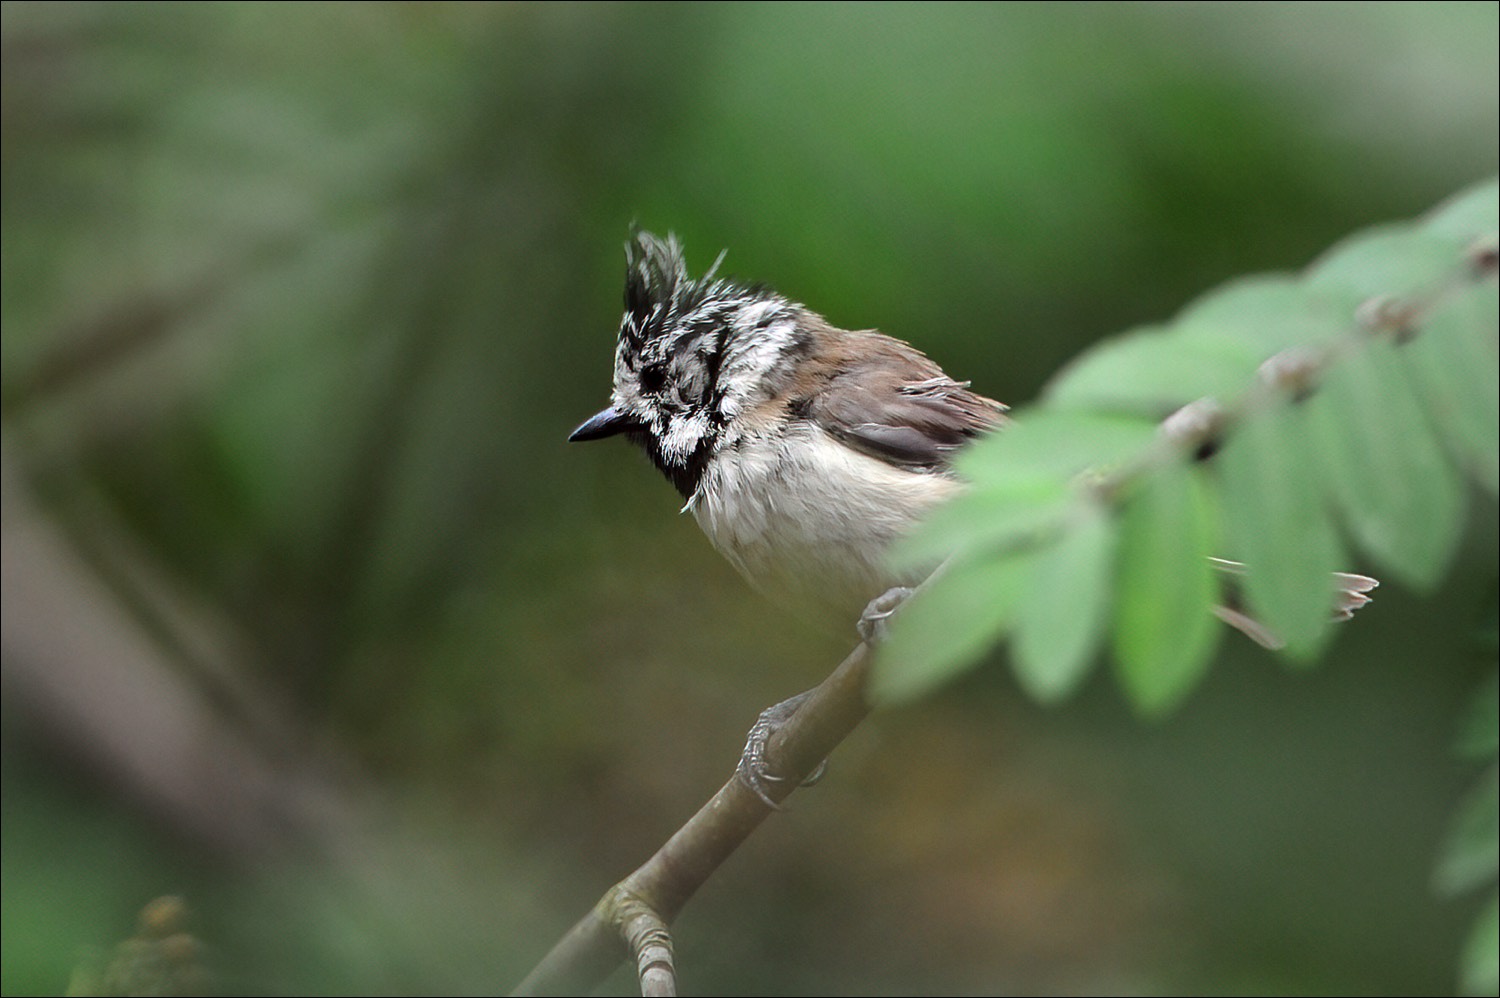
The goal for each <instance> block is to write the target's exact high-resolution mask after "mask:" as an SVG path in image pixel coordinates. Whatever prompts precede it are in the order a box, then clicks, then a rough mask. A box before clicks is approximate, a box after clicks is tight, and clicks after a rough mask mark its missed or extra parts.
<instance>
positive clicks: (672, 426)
mask: <svg viewBox="0 0 1500 998" xmlns="http://www.w3.org/2000/svg"><path fill="white" fill-rule="evenodd" d="M710 429H711V424H710V422H709V418H708V413H706V412H695V413H692V414H691V415H685V416H675V417H673V418H671V419H669V420H668V421H667V428H666V432H665V433H663V434H662V435H661V450H662V454H663V455H664V456H666V457H670V458H676V459H678V460H683V461H685V460H686V459H687V458H688V456H689V455H691V454H692V453H693V451H695V450H697V449H698V445H699V444H700V443H702V442H703V440H704V439H705V438H706V437H707V436H708V434H709V431H710Z"/></svg>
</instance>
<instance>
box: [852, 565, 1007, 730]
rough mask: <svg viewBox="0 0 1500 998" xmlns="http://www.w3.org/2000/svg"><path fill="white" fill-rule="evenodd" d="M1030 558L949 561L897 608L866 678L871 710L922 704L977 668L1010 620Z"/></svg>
mask: <svg viewBox="0 0 1500 998" xmlns="http://www.w3.org/2000/svg"><path fill="white" fill-rule="evenodd" d="M1034 561H1035V557H1034V556H1033V555H1030V554H1019V555H1013V556H1010V557H1004V558H998V557H977V558H970V559H967V560H963V559H960V560H956V561H954V562H953V563H952V564H950V565H948V566H947V567H946V568H945V569H944V570H943V571H942V572H941V573H940V574H938V575H937V576H936V577H935V578H933V579H931V580H929V581H928V582H927V583H926V584H925V585H924V586H923V587H922V589H921V590H920V591H919V592H918V593H917V594H916V595H915V596H913V597H912V598H911V599H910V600H909V601H908V602H907V605H905V606H903V607H902V608H901V610H900V612H899V613H897V614H896V615H895V618H894V620H893V622H892V625H891V635H890V640H889V641H887V642H886V644H885V645H884V646H883V647H882V648H881V650H880V654H879V656H878V657H877V659H876V661H875V671H874V674H873V676H872V677H871V682H870V692H871V696H872V697H873V698H874V700H875V702H876V703H893V702H898V701H902V700H910V699H913V698H915V697H918V696H921V695H922V694H924V693H927V692H928V691H930V690H932V689H933V688H935V687H937V686H939V685H941V684H943V683H944V682H947V681H948V680H950V679H952V678H953V677H954V676H956V675H958V674H959V673H961V672H963V671H965V670H967V669H969V668H971V667H972V666H974V665H976V664H977V663H978V662H979V660H980V659H982V658H983V657H984V655H985V653H986V652H987V651H988V650H989V649H990V647H991V646H992V645H993V644H994V643H995V642H996V641H998V640H999V638H1000V635H1001V633H1002V631H1004V629H1005V628H1006V627H1007V626H1008V625H1009V624H1010V623H1011V622H1012V621H1013V620H1014V616H1015V610H1016V607H1017V606H1018V605H1019V603H1020V601H1021V599H1022V597H1023V596H1024V594H1025V592H1026V588H1027V586H1028V585H1029V584H1030V581H1031V577H1032V571H1033V569H1034Z"/></svg>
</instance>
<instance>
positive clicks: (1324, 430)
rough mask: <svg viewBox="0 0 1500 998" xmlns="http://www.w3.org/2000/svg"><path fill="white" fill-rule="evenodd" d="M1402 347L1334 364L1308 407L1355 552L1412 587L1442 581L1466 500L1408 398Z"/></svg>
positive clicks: (1377, 345) (1325, 473)
mask: <svg viewBox="0 0 1500 998" xmlns="http://www.w3.org/2000/svg"><path fill="white" fill-rule="evenodd" d="M1404 360H1405V357H1404V349H1403V348H1400V347H1396V346H1393V345H1391V344H1390V343H1388V342H1384V341H1377V342H1372V343H1369V344H1367V345H1366V348H1365V349H1363V350H1360V351H1358V352H1357V353H1355V354H1354V355H1352V356H1350V357H1347V358H1344V359H1343V360H1342V361H1341V362H1340V363H1337V364H1335V365H1334V367H1333V369H1332V370H1331V371H1330V372H1329V375H1328V378H1327V380H1326V382H1325V383H1324V385H1323V388H1322V391H1321V392H1320V393H1319V395H1318V397H1316V398H1315V399H1314V400H1313V401H1312V403H1311V404H1309V406H1308V410H1309V416H1310V418H1311V420H1312V422H1313V423H1314V424H1315V426H1316V431H1317V438H1316V439H1317V440H1318V441H1319V444H1318V449H1319V452H1320V455H1321V469H1322V478H1323V480H1324V482H1325V485H1326V488H1327V489H1328V494H1329V496H1330V498H1331V499H1332V500H1333V501H1334V503H1335V504H1336V505H1337V507H1338V509H1339V511H1340V512H1341V513H1342V515H1343V518H1344V521H1345V522H1346V523H1347V524H1348V525H1349V528H1350V531H1351V532H1352V533H1353V535H1354V537H1355V539H1356V540H1357V541H1358V542H1359V544H1360V546H1361V547H1362V548H1364V549H1365V550H1366V551H1368V552H1369V553H1370V555H1371V556H1372V557H1373V558H1375V559H1376V560H1377V561H1378V562H1379V563H1380V565H1381V567H1382V568H1383V569H1384V570H1385V571H1388V572H1390V573H1391V574H1394V575H1397V576H1399V577H1401V578H1402V579H1404V580H1405V581H1407V582H1409V583H1410V584H1412V585H1414V586H1418V587H1421V588H1431V587H1432V586H1433V585H1436V584H1437V582H1438V580H1439V579H1441V577H1442V573H1443V570H1444V569H1445V568H1446V567H1447V565H1448V561H1449V559H1450V558H1451V557H1452V554H1453V551H1454V549H1455V548H1456V547H1457V545H1458V540H1459V537H1460V534H1461V530H1462V527H1463V509H1464V494H1463V491H1462V489H1461V488H1460V485H1459V481H1458V478H1457V476H1456V475H1455V474H1454V472H1453V469H1452V468H1451V466H1450V465H1449V463H1448V462H1447V460H1446V459H1445V456H1444V453H1443V448H1442V446H1441V445H1440V444H1439V443H1438V440H1437V437H1436V436H1435V435H1434V433H1433V432H1432V430H1431V428H1430V426H1429V425H1428V418H1427V414H1426V413H1425V412H1424V411H1423V408H1422V405H1421V403H1420V402H1419V401H1418V399H1417V396H1416V394H1415V393H1414V392H1413V390H1412V386H1413V381H1412V379H1411V378H1410V377H1409V376H1408V372H1407V371H1406V369H1405V367H1404V366H1403V364H1404Z"/></svg>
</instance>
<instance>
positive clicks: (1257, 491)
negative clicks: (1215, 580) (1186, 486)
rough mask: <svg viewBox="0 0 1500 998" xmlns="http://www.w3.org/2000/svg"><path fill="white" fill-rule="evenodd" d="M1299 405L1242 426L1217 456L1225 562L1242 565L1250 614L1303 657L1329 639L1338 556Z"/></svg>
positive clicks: (1282, 406)
mask: <svg viewBox="0 0 1500 998" xmlns="http://www.w3.org/2000/svg"><path fill="white" fill-rule="evenodd" d="M1308 423H1309V420H1308V414H1307V409H1306V407H1305V406H1294V405H1291V404H1288V403H1281V402H1278V403H1276V404H1274V405H1273V406H1272V407H1271V408H1269V409H1268V410H1266V411H1264V412H1261V413H1258V414H1257V415H1256V416H1255V418H1253V419H1249V420H1247V421H1246V422H1245V423H1243V424H1242V425H1241V426H1240V427H1239V429H1238V432H1236V433H1235V434H1234V435H1233V436H1232V437H1231V438H1230V441H1229V444H1228V446H1227V447H1225V449H1224V452H1223V453H1222V454H1221V455H1219V457H1218V459H1217V463H1218V464H1219V473H1220V483H1221V486H1222V488H1221V491H1220V497H1221V499H1222V509H1223V517H1224V534H1225V536H1226V538H1227V539H1228V540H1229V545H1230V552H1229V557H1233V558H1237V559H1238V560H1240V561H1242V562H1244V563H1245V565H1246V568H1247V569H1248V571H1247V572H1246V575H1245V595H1246V597H1247V600H1248V603H1249V609H1250V611H1251V613H1252V615H1254V616H1255V617H1257V618H1259V619H1260V621H1261V622H1262V623H1264V624H1265V625H1266V626H1267V627H1269V628H1270V629H1271V630H1272V632H1274V633H1275V634H1277V635H1279V636H1280V637H1281V639H1282V640H1283V641H1285V642H1286V646H1287V651H1288V653H1289V654H1291V655H1292V656H1294V657H1296V658H1300V659H1303V660H1307V659H1310V658H1311V657H1312V656H1313V655H1314V654H1316V652H1317V651H1318V650H1319V649H1320V648H1321V647H1322V645H1323V643H1324V641H1325V640H1326V639H1327V636H1328V629H1329V625H1328V620H1329V614H1330V611H1331V609H1332V606H1333V574H1332V573H1333V572H1335V571H1337V570H1339V569H1340V567H1341V563H1342V561H1343V555H1342V553H1341V551H1340V547H1339V543H1338V536H1337V534H1336V533H1335V531H1334V526H1333V521H1332V519H1331V517H1330V516H1329V511H1328V508H1327V506H1326V503H1325V500H1324V497H1323V488H1322V485H1323V482H1322V461H1323V455H1322V453H1321V452H1320V449H1319V447H1318V445H1317V443H1316V440H1315V437H1314V435H1313V434H1312V433H1311V432H1309V430H1310V427H1309V425H1308Z"/></svg>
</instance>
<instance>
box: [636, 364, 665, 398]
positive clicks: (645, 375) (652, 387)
mask: <svg viewBox="0 0 1500 998" xmlns="http://www.w3.org/2000/svg"><path fill="white" fill-rule="evenodd" d="M666 383H667V372H666V371H665V370H664V369H663V368H662V367H661V366H660V365H658V364H652V365H651V366H650V367H643V368H641V390H642V391H644V392H646V394H648V395H655V394H657V393H658V392H660V391H661V390H662V388H663V387H664V386H665V385H666Z"/></svg>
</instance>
